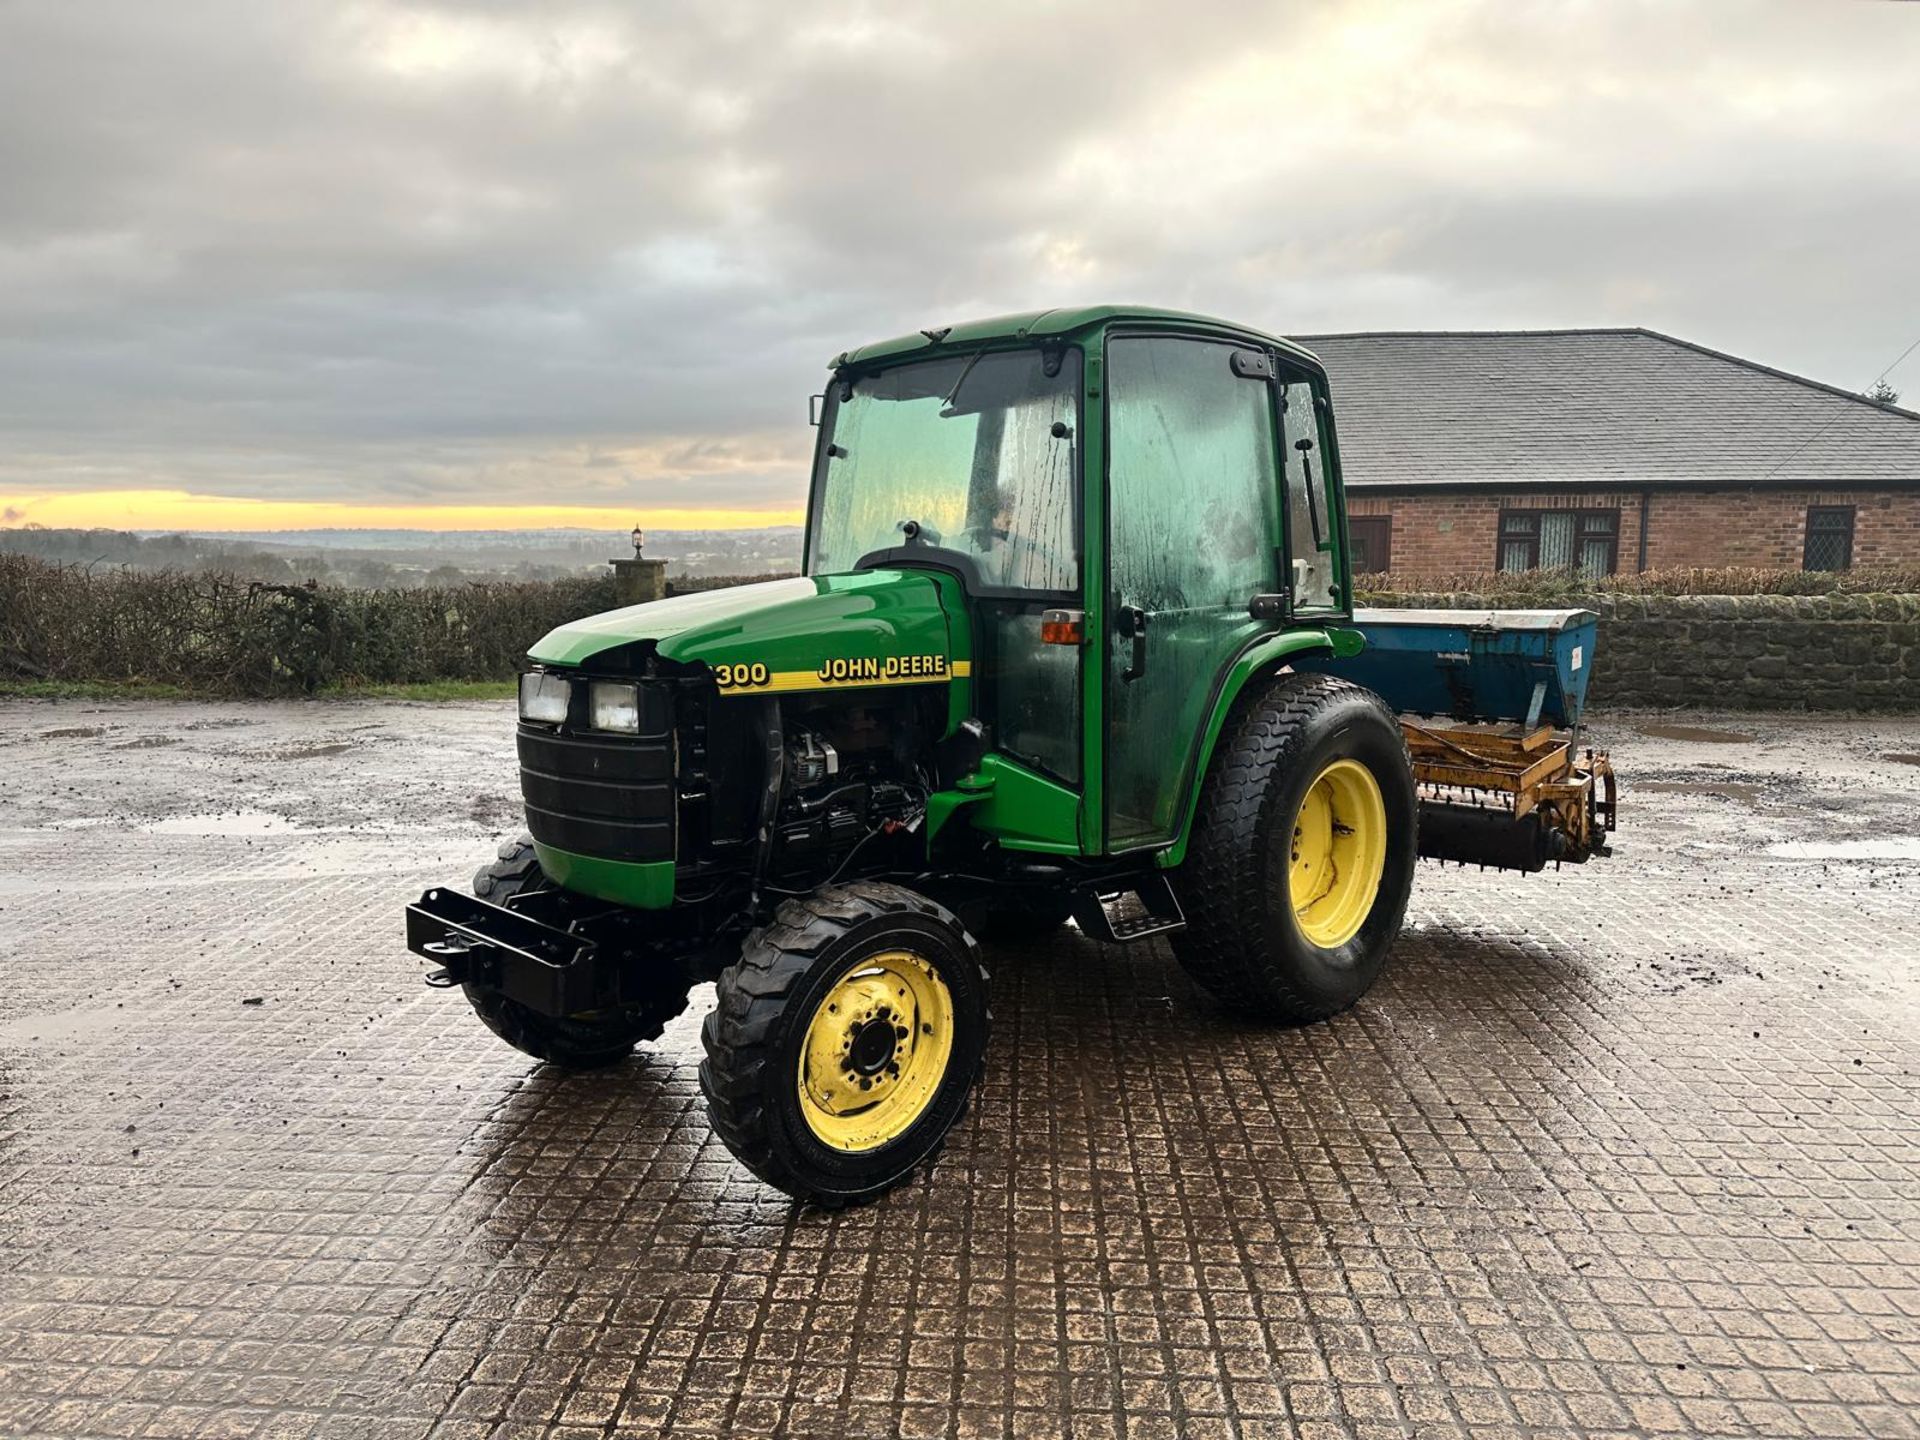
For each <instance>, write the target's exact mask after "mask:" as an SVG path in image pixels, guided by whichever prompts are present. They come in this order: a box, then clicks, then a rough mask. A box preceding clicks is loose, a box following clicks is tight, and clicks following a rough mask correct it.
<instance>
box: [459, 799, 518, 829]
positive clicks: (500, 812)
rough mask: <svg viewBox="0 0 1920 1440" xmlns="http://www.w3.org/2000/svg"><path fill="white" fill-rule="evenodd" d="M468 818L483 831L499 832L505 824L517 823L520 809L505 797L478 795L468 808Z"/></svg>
mask: <svg viewBox="0 0 1920 1440" xmlns="http://www.w3.org/2000/svg"><path fill="white" fill-rule="evenodd" d="M467 818H468V819H469V820H471V821H473V823H474V824H476V825H478V826H480V827H482V828H483V829H487V830H497V829H499V828H500V827H501V826H502V825H503V824H509V823H517V822H518V821H519V819H520V807H519V806H518V805H516V804H515V803H514V802H513V801H512V800H509V799H508V798H507V797H506V796H504V795H476V796H474V797H473V803H472V804H471V805H469V806H468V807H467Z"/></svg>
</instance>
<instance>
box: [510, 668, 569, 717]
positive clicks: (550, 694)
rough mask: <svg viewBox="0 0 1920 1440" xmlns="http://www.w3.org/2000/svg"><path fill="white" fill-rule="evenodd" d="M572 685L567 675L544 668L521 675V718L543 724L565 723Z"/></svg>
mask: <svg viewBox="0 0 1920 1440" xmlns="http://www.w3.org/2000/svg"><path fill="white" fill-rule="evenodd" d="M571 688H572V687H570V686H569V685H568V684H567V682H566V679H565V677H563V676H560V675H549V674H547V673H546V672H545V671H543V670H533V671H529V672H528V673H527V674H525V675H522V676H521V677H520V718H521V719H522V720H538V721H539V722H540V723H541V724H543V725H560V724H564V723H565V721H566V718H567V698H568V694H569V691H570V690H571Z"/></svg>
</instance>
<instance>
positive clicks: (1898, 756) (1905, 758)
mask: <svg viewBox="0 0 1920 1440" xmlns="http://www.w3.org/2000/svg"><path fill="white" fill-rule="evenodd" d="M1880 758H1881V759H1882V760H1891V761H1892V762H1893V763H1894V764H1896V765H1920V755H1909V754H1903V753H1902V752H1900V751H1898V750H1896V751H1894V752H1893V753H1891V754H1888V755H1882V756H1881V757H1880Z"/></svg>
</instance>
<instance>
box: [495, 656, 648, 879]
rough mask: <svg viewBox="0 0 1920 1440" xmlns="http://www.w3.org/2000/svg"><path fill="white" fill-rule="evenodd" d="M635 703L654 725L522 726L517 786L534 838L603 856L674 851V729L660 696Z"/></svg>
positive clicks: (635, 857)
mask: <svg viewBox="0 0 1920 1440" xmlns="http://www.w3.org/2000/svg"><path fill="white" fill-rule="evenodd" d="M642 690H643V693H644V691H645V687H642ZM641 711H642V720H641V723H642V726H643V727H644V728H646V729H648V730H649V731H651V732H652V733H648V734H642V735H638V736H611V735H599V734H582V733H580V732H578V731H568V732H562V731H556V730H552V729H549V728H548V727H546V726H543V725H528V724H524V723H523V724H522V725H521V726H520V734H519V749H520V794H521V797H522V798H523V799H524V800H525V801H526V806H527V828H528V829H529V830H531V831H532V832H533V838H534V839H536V840H538V841H539V842H540V843H541V844H543V845H552V846H554V847H556V848H558V849H561V850H570V851H572V852H573V853H574V854H576V855H592V856H595V857H597V858H600V859H603V860H629V861H636V862H648V861H659V860H671V859H673V858H674V812H675V795H674V775H673V731H672V728H671V725H670V724H669V723H668V715H667V706H666V705H665V704H661V705H657V706H656V705H652V704H645V703H643V704H642V706H641Z"/></svg>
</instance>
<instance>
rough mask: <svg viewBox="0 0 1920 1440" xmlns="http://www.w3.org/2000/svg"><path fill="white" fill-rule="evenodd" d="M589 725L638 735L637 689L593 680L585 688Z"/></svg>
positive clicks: (598, 728) (638, 696) (637, 687)
mask: <svg viewBox="0 0 1920 1440" xmlns="http://www.w3.org/2000/svg"><path fill="white" fill-rule="evenodd" d="M587 714H588V716H589V717H590V718H589V722H588V723H589V724H591V725H592V726H593V728H594V729H596V730H617V731H619V732H620V733H621V734H623V735H638V734H639V733H640V687H639V686H637V685H618V684H614V683H613V682H611V681H607V680H596V681H594V682H593V683H592V684H591V685H589V686H588V687H587Z"/></svg>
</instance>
